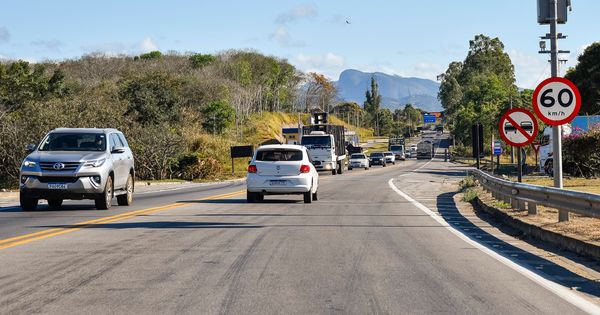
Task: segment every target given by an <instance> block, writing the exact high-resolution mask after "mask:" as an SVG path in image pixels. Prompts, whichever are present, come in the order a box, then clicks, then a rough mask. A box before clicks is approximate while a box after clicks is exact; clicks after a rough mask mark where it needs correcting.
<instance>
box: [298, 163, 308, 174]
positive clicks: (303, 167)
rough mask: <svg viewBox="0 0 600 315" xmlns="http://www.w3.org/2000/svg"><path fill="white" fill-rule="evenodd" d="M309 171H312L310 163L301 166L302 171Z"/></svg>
mask: <svg viewBox="0 0 600 315" xmlns="http://www.w3.org/2000/svg"><path fill="white" fill-rule="evenodd" d="M308 172H310V166H308V165H302V166H300V173H308Z"/></svg>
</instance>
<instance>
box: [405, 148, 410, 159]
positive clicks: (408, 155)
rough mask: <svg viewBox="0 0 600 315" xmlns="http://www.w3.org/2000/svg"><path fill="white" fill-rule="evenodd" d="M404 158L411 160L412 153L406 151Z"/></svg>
mask: <svg viewBox="0 0 600 315" xmlns="http://www.w3.org/2000/svg"><path fill="white" fill-rule="evenodd" d="M404 156H405V157H406V158H407V159H409V158H410V157H411V156H410V151H409V150H406V151H404Z"/></svg>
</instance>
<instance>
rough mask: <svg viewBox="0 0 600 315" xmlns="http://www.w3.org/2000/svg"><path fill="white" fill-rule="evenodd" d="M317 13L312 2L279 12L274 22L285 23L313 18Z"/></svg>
mask: <svg viewBox="0 0 600 315" xmlns="http://www.w3.org/2000/svg"><path fill="white" fill-rule="evenodd" d="M317 15H318V13H317V7H316V6H315V5H314V4H304V5H299V6H296V7H294V8H293V9H291V10H289V11H287V12H284V13H281V14H279V15H278V16H277V18H276V19H275V22H276V23H277V24H287V23H290V22H294V21H296V20H299V19H306V18H314V17H316V16H317Z"/></svg>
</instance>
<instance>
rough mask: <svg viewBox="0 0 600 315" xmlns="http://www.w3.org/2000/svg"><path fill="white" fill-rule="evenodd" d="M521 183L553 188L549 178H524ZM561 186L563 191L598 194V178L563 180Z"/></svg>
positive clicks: (599, 190) (599, 189)
mask: <svg viewBox="0 0 600 315" xmlns="http://www.w3.org/2000/svg"><path fill="white" fill-rule="evenodd" d="M523 182H524V183H527V184H532V185H538V186H548V187H552V186H554V180H553V179H552V178H550V177H529V178H528V177H524V178H523ZM563 185H564V188H565V189H569V190H575V191H582V192H589V193H594V194H600V179H599V178H593V179H587V178H565V179H564V180H563Z"/></svg>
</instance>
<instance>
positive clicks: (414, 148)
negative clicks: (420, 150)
mask: <svg viewBox="0 0 600 315" xmlns="http://www.w3.org/2000/svg"><path fill="white" fill-rule="evenodd" d="M410 157H411V158H416V157H417V145H416V144H413V145H411V146H410Z"/></svg>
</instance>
